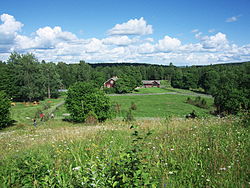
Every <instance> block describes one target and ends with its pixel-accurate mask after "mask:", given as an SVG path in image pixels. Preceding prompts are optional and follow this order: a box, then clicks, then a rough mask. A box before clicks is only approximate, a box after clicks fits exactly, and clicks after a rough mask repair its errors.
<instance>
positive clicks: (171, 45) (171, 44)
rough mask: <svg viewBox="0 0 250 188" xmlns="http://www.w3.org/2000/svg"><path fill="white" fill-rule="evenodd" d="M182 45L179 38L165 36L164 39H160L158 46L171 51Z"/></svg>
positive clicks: (161, 49)
mask: <svg viewBox="0 0 250 188" xmlns="http://www.w3.org/2000/svg"><path fill="white" fill-rule="evenodd" d="M180 46H181V41H180V40H179V39H177V38H171V37H169V36H165V37H164V38H163V39H162V40H159V42H158V44H157V45H156V48H157V49H158V50H160V51H171V50H176V49H177V48H178V47H180Z"/></svg>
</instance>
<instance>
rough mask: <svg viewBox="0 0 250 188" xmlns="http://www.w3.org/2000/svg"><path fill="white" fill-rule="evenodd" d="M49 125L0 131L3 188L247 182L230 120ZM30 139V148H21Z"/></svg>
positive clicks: (238, 133) (249, 173)
mask: <svg viewBox="0 0 250 188" xmlns="http://www.w3.org/2000/svg"><path fill="white" fill-rule="evenodd" d="M48 123H51V125H48V127H49V128H45V127H40V128H38V129H35V128H30V129H25V130H17V131H15V132H4V134H3V133H1V144H0V146H1V148H2V150H3V149H5V150H8V152H6V153H5V154H4V155H1V156H2V157H1V162H0V182H2V183H1V185H2V186H3V187H143V186H144V187H247V186H249V184H250V164H249V156H250V151H249V148H250V143H249V140H250V134H249V127H248V128H244V127H241V126H239V125H238V123H237V121H236V120H234V119H232V118H225V119H216V118H209V119H195V120H182V119H174V118H172V119H169V118H168V119H166V121H149V120H147V121H137V122H133V123H132V124H131V123H125V122H120V121H115V122H107V123H106V124H101V125H98V126H82V125H74V126H73V127H72V126H69V124H64V125H63V126H62V127H61V126H60V125H58V126H55V127H53V125H52V124H53V122H52V121H51V122H48ZM57 123H58V124H59V122H57ZM46 132H49V134H47V133H46ZM36 135H38V136H36ZM46 135H48V136H46ZM3 137H4V138H3ZM31 138H33V139H31ZM4 140H5V141H6V142H4ZM46 140H47V142H46ZM30 141H32V142H34V144H32V145H29V146H25V144H26V143H29V142H30ZM43 141H44V143H43V144H42V142H43ZM22 144H23V145H24V146H22V147H21V146H20V145H22ZM19 146H20V148H21V149H20V150H19V151H16V149H18V148H19ZM2 154H3V153H2Z"/></svg>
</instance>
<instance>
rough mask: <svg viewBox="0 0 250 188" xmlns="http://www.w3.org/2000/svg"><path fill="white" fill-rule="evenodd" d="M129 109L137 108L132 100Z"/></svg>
mask: <svg viewBox="0 0 250 188" xmlns="http://www.w3.org/2000/svg"><path fill="white" fill-rule="evenodd" d="M130 109H131V110H136V109H137V106H136V104H135V103H134V102H132V103H131V106H130Z"/></svg>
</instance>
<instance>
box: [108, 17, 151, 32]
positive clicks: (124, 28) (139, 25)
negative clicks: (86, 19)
mask: <svg viewBox="0 0 250 188" xmlns="http://www.w3.org/2000/svg"><path fill="white" fill-rule="evenodd" d="M152 33H153V28H152V25H148V24H147V22H146V21H145V20H144V18H143V17H141V18H140V19H139V20H138V19H131V20H129V21H128V22H126V23H122V24H116V25H115V27H113V28H112V29H110V30H109V31H108V34H109V35H148V34H152Z"/></svg>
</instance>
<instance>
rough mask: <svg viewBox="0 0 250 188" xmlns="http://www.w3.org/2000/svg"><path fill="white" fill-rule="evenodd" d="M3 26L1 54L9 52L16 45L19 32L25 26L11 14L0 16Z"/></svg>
mask: <svg viewBox="0 0 250 188" xmlns="http://www.w3.org/2000/svg"><path fill="white" fill-rule="evenodd" d="M0 20H1V22H2V24H0V52H3V53H6V52H9V51H10V50H11V49H12V48H13V46H14V45H15V38H16V36H17V32H18V31H20V30H21V28H22V26H23V24H22V23H21V22H18V21H16V20H15V18H14V17H13V16H11V15H9V14H2V15H1V16H0Z"/></svg>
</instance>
